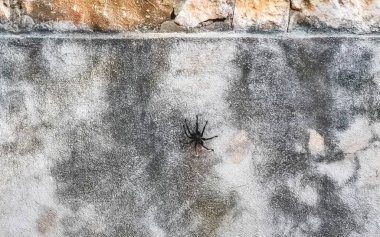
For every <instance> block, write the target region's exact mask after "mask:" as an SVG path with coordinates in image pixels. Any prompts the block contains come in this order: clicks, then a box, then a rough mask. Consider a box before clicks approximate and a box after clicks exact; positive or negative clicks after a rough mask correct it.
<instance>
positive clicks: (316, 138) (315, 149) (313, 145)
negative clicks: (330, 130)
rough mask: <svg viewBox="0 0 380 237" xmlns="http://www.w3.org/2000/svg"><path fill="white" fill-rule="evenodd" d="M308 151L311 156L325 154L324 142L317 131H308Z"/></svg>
mask: <svg viewBox="0 0 380 237" xmlns="http://www.w3.org/2000/svg"><path fill="white" fill-rule="evenodd" d="M309 134H310V137H309V144H308V147H309V151H310V154H312V155H324V154H325V140H324V138H323V137H322V135H320V134H319V133H318V132H317V131H315V130H313V129H310V130H309Z"/></svg>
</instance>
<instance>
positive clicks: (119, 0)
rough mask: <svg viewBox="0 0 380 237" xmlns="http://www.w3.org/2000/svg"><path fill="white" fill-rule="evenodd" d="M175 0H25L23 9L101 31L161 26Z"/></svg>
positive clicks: (47, 18) (41, 17)
mask: <svg viewBox="0 0 380 237" xmlns="http://www.w3.org/2000/svg"><path fill="white" fill-rule="evenodd" d="M174 3H175V0H146V1H141V0H94V1H88V0H76V1H73V0H25V1H23V2H22V9H23V10H24V11H25V14H27V15H29V16H31V17H32V18H33V19H34V20H35V21H39V22H45V21H57V20H59V21H70V22H74V23H75V24H81V25H87V26H89V27H93V28H98V29H102V30H120V29H129V28H133V27H137V26H145V25H147V26H149V25H154V26H156V25H159V24H160V23H162V22H164V21H165V20H167V19H170V15H171V13H172V11H173V5H174Z"/></svg>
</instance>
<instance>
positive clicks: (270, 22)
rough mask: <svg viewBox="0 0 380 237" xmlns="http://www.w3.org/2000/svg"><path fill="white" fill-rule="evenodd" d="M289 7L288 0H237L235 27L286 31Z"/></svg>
mask: <svg viewBox="0 0 380 237" xmlns="http://www.w3.org/2000/svg"><path fill="white" fill-rule="evenodd" d="M289 9H290V4H289V1H288V0H273V1H270V0H236V4H235V11H234V21H233V22H234V27H235V29H249V28H253V29H256V30H281V31H286V30H287V26H288V16H289Z"/></svg>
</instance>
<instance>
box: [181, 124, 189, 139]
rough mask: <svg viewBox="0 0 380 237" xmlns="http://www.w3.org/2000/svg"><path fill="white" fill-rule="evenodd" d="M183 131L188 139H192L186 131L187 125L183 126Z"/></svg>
mask: <svg viewBox="0 0 380 237" xmlns="http://www.w3.org/2000/svg"><path fill="white" fill-rule="evenodd" d="M183 131H185V135H186V137H188V138H191V136H190V135H189V134H187V131H186V128H185V125H183Z"/></svg>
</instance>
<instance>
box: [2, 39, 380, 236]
mask: <svg viewBox="0 0 380 237" xmlns="http://www.w3.org/2000/svg"><path fill="white" fill-rule="evenodd" d="M0 52H1V54H0V63H1V65H2V66H1V67H0V134H1V136H0V173H1V179H0V190H1V195H0V200H1V201H0V236H15V237H18V236H30V237H34V236H36V237H37V236H54V237H56V236H65V237H66V236H67V237H69V236H70V237H74V236H75V237H78V236H79V237H80V236H83V237H90V236H91V237H106V236H107V237H109V236H136V237H139V236H141V237H145V236H154V237H161V236H202V237H204V236H218V237H224V236H225V237H231V236H242V237H252V236H258V237H271V236H289V237H290V236H292V237H294V236H295V237H301V236H334V237H343V236H344V237H346V236H349V237H358V236H365V237H374V236H379V235H380V178H379V169H380V140H379V137H380V64H379V60H380V38H378V37H365V38H364V37H305V38H301V37H294V38H288V37H281V36H278V37H274V36H272V37H263V36H255V37H244V38H241V37H239V35H236V36H234V37H209V38H207V37H206V38H204V37H202V38H200V37H185V38H175V37H167V38H160V37H158V38H156V37H148V36H147V35H146V36H144V37H137V38H136V37H135V38H134V39H125V38H115V37H112V36H111V37H110V36H109V37H99V38H90V37H82V36H79V37H78V36H77V37H71V36H64V37H57V36H56V37H27V38H20V37H16V36H11V37H2V38H1V39H0ZM195 115H199V118H200V122H201V124H202V125H203V124H204V123H205V121H206V120H208V121H209V124H208V127H207V129H206V132H205V135H206V136H207V137H208V136H213V135H219V137H218V138H216V139H213V140H210V141H207V142H206V145H207V146H209V147H210V148H213V149H214V150H215V151H214V152H208V151H205V150H204V151H202V152H201V153H200V155H199V156H198V157H197V156H195V152H194V149H193V146H192V145H186V144H183V143H181V141H184V140H185V141H186V137H185V134H184V132H183V130H182V126H183V123H184V119H185V118H186V119H188V121H189V122H190V123H191V129H193V127H194V122H195Z"/></svg>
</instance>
